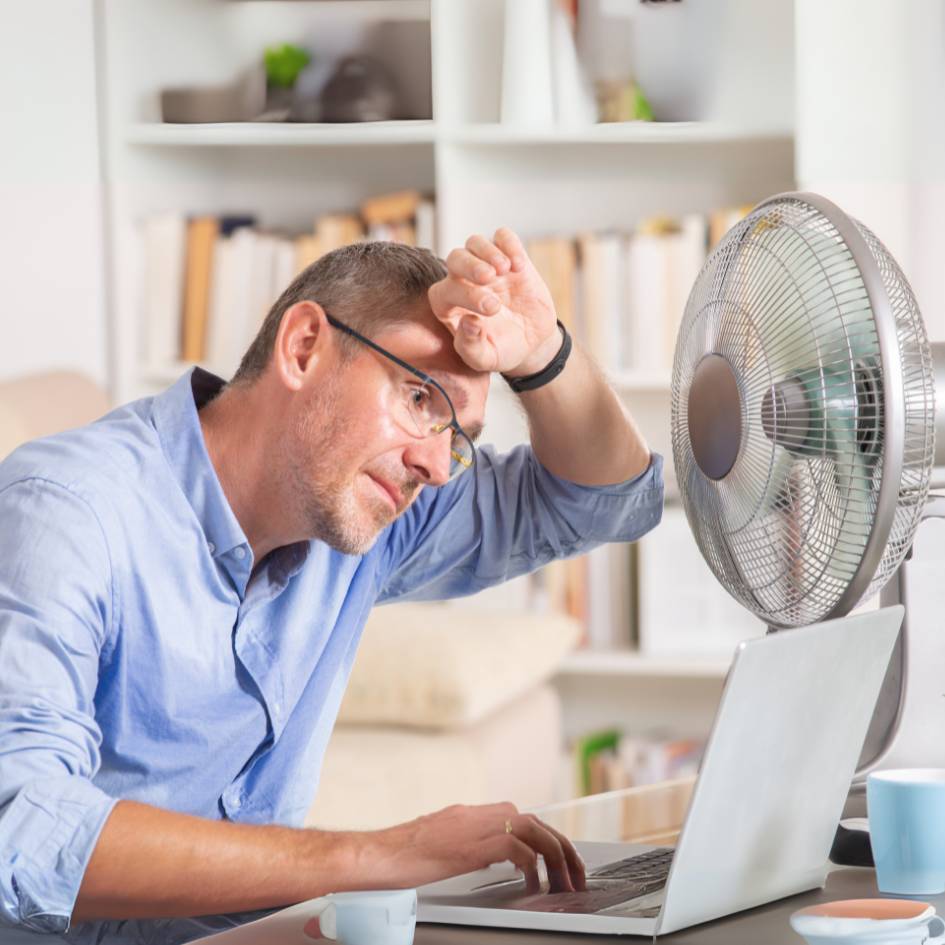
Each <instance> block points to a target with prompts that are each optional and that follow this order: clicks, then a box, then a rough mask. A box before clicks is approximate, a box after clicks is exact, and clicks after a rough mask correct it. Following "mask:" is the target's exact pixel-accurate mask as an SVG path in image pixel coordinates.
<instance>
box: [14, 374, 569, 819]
mask: <svg viewBox="0 0 945 945" xmlns="http://www.w3.org/2000/svg"><path fill="white" fill-rule="evenodd" d="M108 409H109V402H108V397H107V396H106V394H105V392H104V390H103V389H102V388H101V387H100V386H99V385H98V384H96V383H95V382H94V381H92V380H90V379H89V378H87V377H83V376H82V375H81V374H77V373H74V372H51V373H48V374H37V375H32V376H29V377H24V378H20V379H16V380H11V381H4V382H0V458H2V457H3V456H5V455H6V454H7V453H8V452H10V451H11V450H12V449H14V448H15V447H16V446H17V445H19V444H20V443H22V442H25V441H26V440H29V439H34V438H36V437H39V436H46V435H48V434H51V433H55V432H58V431H60V430H64V429H68V428H70V427H73V426H78V425H81V424H84V423H87V422H89V421H91V420H93V419H95V418H97V417H99V416H101V415H102V414H104V413H105V412H106V411H107V410H108ZM578 636H579V627H578V625H577V623H576V622H575V621H573V620H571V619H570V618H567V617H563V616H545V617H541V616H536V615H533V614H527V613H517V614H509V613H508V612H507V611H506V610H505V609H504V608H503V609H501V610H499V611H496V610H495V609H490V607H489V605H488V604H486V605H483V603H482V602H481V601H478V602H477V601H476V600H475V599H470V600H465V601H451V602H444V603H430V604H398V605H391V606H387V607H379V608H376V609H375V610H374V611H373V612H372V614H371V616H370V617H369V619H368V623H367V626H366V627H365V631H364V636H363V639H362V643H361V646H360V649H359V652H358V657H357V659H356V661H355V666H354V670H353V672H352V676H351V679H350V683H349V686H348V689H347V691H346V695H345V698H344V700H343V703H342V706H341V710H340V714H339V717H338V723H337V725H336V727H335V730H334V733H333V735H332V738H331V740H330V743H329V745H328V749H327V753H326V756H325V759H324V764H323V766H322V770H321V776H320V779H319V778H317V777H316V775H317V773H316V772H312V775H311V776H312V779H313V783H314V782H315V780H319V789H318V792H317V796H316V797H315V800H314V804H313V806H312V808H311V810H310V812H309V815H308V818H307V823H308V824H309V825H311V826H318V827H323V828H337V829H371V828H380V827H384V826H388V825H390V824H394V823H399V822H402V821H404V820H409V819H411V818H413V817H416V816H418V815H420V814H423V813H426V812H429V811H433V810H436V809H439V808H441V807H445V806H447V805H449V804H452V803H467V804H477V803H488V802H493V801H498V800H503V801H506V800H508V801H512V802H513V803H515V804H517V805H519V807H522V808H531V807H536V806H540V805H544V804H547V803H549V802H551V801H552V800H555V799H556V796H557V795H559V794H560V792H559V790H558V784H559V783H560V778H559V776H560V774H561V765H562V750H561V745H562V731H561V717H560V716H561V709H560V704H559V700H558V696H557V693H556V691H555V689H554V688H553V687H552V686H551V685H550V682H549V680H550V677H551V676H552V675H553V673H554V671H555V668H556V667H557V665H558V663H559V662H560V660H561V659H562V658H563V656H564V655H565V654H566V653H567V651H568V650H569V649H570V648H572V647H573V646H574V645H575V643H576V642H577V639H578Z"/></svg>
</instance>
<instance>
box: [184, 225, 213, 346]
mask: <svg viewBox="0 0 945 945" xmlns="http://www.w3.org/2000/svg"><path fill="white" fill-rule="evenodd" d="M218 232H219V221H218V220H217V218H216V217H196V218H195V219H193V220H191V221H190V222H189V223H188V225H187V257H186V258H187V262H186V269H185V276H184V313H183V319H182V323H181V358H182V359H183V360H184V361H202V360H203V359H204V357H205V355H206V345H207V322H208V317H209V311H210V280H211V276H212V271H213V248H214V244H215V241H216V238H217V233H218Z"/></svg>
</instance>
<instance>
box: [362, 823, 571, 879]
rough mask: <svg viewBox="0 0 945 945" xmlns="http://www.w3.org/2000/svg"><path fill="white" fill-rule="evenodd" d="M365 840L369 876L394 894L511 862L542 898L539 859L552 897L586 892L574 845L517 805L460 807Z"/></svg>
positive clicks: (379, 833) (368, 835) (365, 836)
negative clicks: (553, 895)
mask: <svg viewBox="0 0 945 945" xmlns="http://www.w3.org/2000/svg"><path fill="white" fill-rule="evenodd" d="M361 837H362V838H363V840H364V844H365V847H364V849H363V851H361V852H363V853H364V855H365V858H366V861H365V863H364V870H365V872H366V873H371V874H372V875H375V876H376V874H377V873H378V872H379V871H380V872H381V873H382V875H381V876H380V877H378V878H379V879H380V880H381V881H382V882H384V883H385V885H386V886H387V887H388V888H393V887H408V886H422V885H425V884H426V883H433V882H436V881H437V880H441V879H447V878H448V877H450V876H459V875H460V874H462V873H470V872H472V871H473V870H478V869H484V868H485V867H487V866H490V865H491V864H493V863H503V862H506V861H510V862H512V863H513V864H514V865H515V866H516V867H517V868H518V869H519V870H521V872H522V874H523V875H524V877H525V881H526V885H527V887H528V890H529V891H530V892H537V891H538V890H539V885H540V883H539V873H538V857H539V856H541V857H542V858H543V859H544V861H545V868H546V870H547V873H548V881H549V885H550V887H551V891H552V892H573V891H576V890H583V889H585V888H586V885H585V870H584V862H583V860H582V859H581V857H580V855H579V854H578V852H577V850H575V849H574V846H573V844H572V843H571V841H570V840H568V838H567V837H565V836H564V835H563V834H561V833H559V832H558V831H557V830H555V829H554V828H552V827H549V826H548V824H546V823H543V822H542V821H541V820H539V819H538V818H537V817H535V816H534V815H532V814H520V813H519V812H518V810H517V808H516V807H515V805H514V804H489V805H483V806H476V807H466V806H462V805H455V806H453V807H447V808H445V809H444V810H441V811H438V812H437V813H435V814H428V815H426V816H424V817H420V818H418V819H417V820H412V821H410V822H409V823H406V824H400V825H398V826H396V827H390V828H389V829H387V830H381V831H377V832H375V833H365V834H362V835H361ZM368 858H369V859H368Z"/></svg>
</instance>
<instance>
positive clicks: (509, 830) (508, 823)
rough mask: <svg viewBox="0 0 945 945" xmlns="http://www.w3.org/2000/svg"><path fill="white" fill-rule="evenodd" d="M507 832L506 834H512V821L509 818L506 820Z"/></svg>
mask: <svg viewBox="0 0 945 945" xmlns="http://www.w3.org/2000/svg"><path fill="white" fill-rule="evenodd" d="M505 832H506V833H511V832H512V820H511V818H509V817H506V818H505Z"/></svg>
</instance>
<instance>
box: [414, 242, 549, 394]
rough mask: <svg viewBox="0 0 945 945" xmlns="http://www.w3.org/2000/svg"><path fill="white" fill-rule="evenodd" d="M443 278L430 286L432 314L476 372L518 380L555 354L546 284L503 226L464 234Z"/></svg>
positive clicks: (451, 255) (450, 257) (448, 262)
mask: <svg viewBox="0 0 945 945" xmlns="http://www.w3.org/2000/svg"><path fill="white" fill-rule="evenodd" d="M446 265H447V268H448V269H449V275H448V276H447V277H446V278H445V279H442V280H440V281H439V282H437V283H435V284H434V285H432V286H431V287H430V290H429V293H428V295H429V299H430V306H431V308H432V309H433V313H434V315H436V317H437V318H438V319H439V320H440V321H441V322H443V324H444V325H446V327H447V328H449V330H450V332H451V333H452V335H453V344H454V347H455V348H456V352H457V353H458V354H459V356H460V357H461V358H462V359H463V360H464V361H465V362H466V364H468V365H469V366H470V367H471V368H473V369H474V370H476V371H497V372H499V373H502V374H508V375H509V376H512V377H524V376H526V375H528V374H534V373H535V372H537V371H541V370H542V369H543V368H545V367H546V366H547V365H548V363H549V362H550V361H551V360H552V359H553V358H554V356H555V355H556V354H557V353H558V349H559V348H560V347H561V333H560V332H559V331H558V328H557V317H556V315H555V308H554V303H553V302H552V299H551V293H550V292H549V291H548V286H547V285H545V283H544V280H543V279H542V278H541V276H540V275H539V274H538V270H537V269H535V267H534V265H533V264H532V261H531V260H530V259H529V258H528V254H527V253H526V252H525V248H524V247H523V246H522V241H521V240H520V239H519V238H518V237H517V236H516V235H515V233H513V232H512V231H511V230H510V229H508V228H507V227H502V228H501V229H499V230H497V231H496V233H495V236H494V237H493V238H492V239H491V240H489V239H486V237H484V236H479V235H476V236H470V237H469V239H468V240H466V245H465V246H464V247H463V248H462V249H454V250H453V251H452V252H451V253H450V254H449V256H447V258H446Z"/></svg>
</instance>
